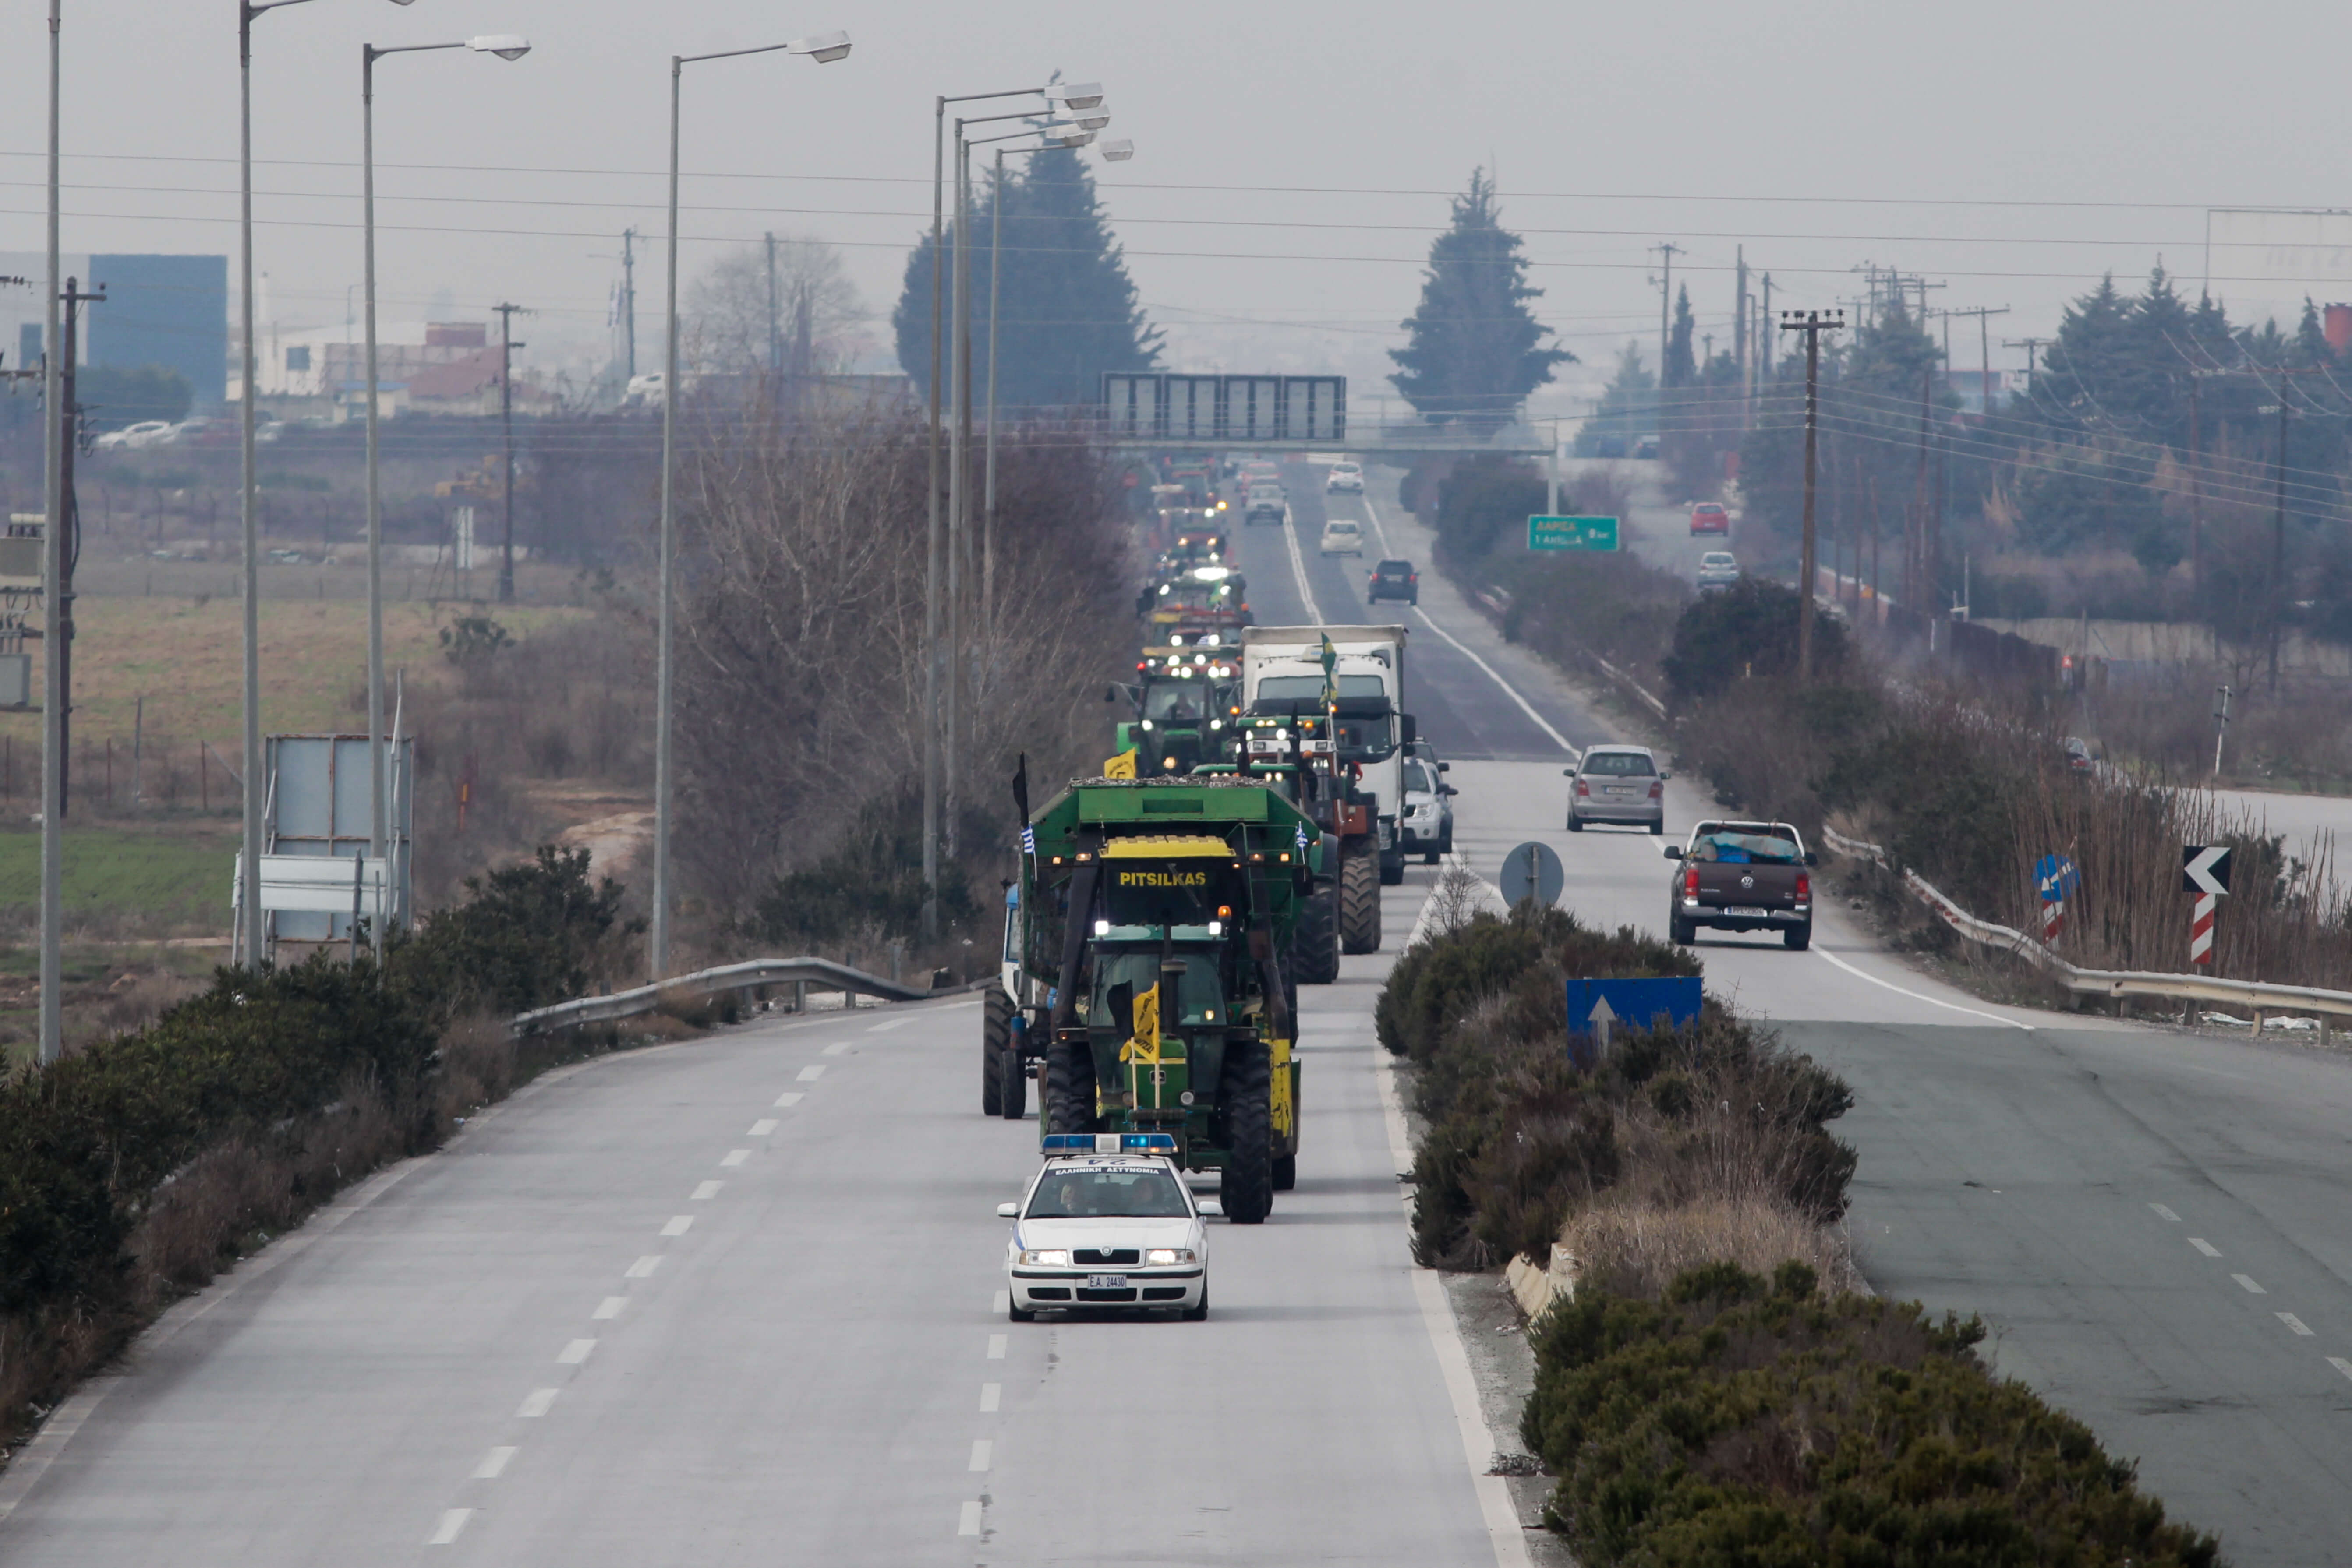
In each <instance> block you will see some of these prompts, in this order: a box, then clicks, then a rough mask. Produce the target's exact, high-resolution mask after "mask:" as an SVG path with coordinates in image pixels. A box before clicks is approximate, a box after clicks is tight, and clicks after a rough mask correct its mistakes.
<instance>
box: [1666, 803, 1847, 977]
mask: <svg viewBox="0 0 2352 1568" xmlns="http://www.w3.org/2000/svg"><path fill="white" fill-rule="evenodd" d="M1666 858H1667V859H1669V860H1679V861H1681V862H1682V864H1681V866H1679V867H1678V868H1675V876H1674V881H1673V883H1672V884H1671V885H1670V887H1669V889H1668V891H1667V894H1666V930H1667V931H1668V933H1669V934H1670V935H1672V936H1673V938H1674V940H1675V941H1676V942H1684V943H1688V942H1691V941H1693V940H1694V939H1695V937H1696V933H1697V931H1698V928H1699V927H1701V926H1708V927H1712V928H1713V929H1714V930H1716V931H1779V932H1780V939H1781V940H1782V941H1783V942H1787V943H1788V944H1789V946H1790V947H1791V948H1793V949H1796V950H1798V951H1800V952H1801V951H1803V950H1804V949H1805V948H1806V947H1807V946H1809V945H1811V942H1812V940H1813V878H1812V873H1811V871H1809V870H1808V869H1807V868H1808V867H1810V866H1811V865H1813V864H1814V863H1815V862H1814V858H1813V857H1812V856H1811V854H1810V853H1808V852H1807V850H1806V848H1805V843H1804V840H1803V839H1802V838H1801V837H1798V835H1797V830H1796V829H1795V828H1793V827H1791V826H1789V825H1788V824H1787V823H1785V822H1702V823H1700V824H1698V826H1696V827H1694V828H1692V829H1691V836H1690V842H1689V843H1688V844H1687V845H1678V844H1669V845H1667V846H1666Z"/></svg>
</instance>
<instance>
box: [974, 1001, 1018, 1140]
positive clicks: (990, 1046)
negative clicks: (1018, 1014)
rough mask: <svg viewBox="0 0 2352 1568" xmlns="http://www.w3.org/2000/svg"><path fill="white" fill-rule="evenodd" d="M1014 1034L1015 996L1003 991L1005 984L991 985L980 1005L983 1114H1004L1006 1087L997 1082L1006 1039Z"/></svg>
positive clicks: (981, 1106) (981, 1098) (981, 1102)
mask: <svg viewBox="0 0 2352 1568" xmlns="http://www.w3.org/2000/svg"><path fill="white" fill-rule="evenodd" d="M1012 1034H1013V998H1012V997H1010V996H1007V995H1006V994H1004V987H1003V986H1002V985H992V986H990V987H989V988H988V990H987V992H986V994H984V995H983V996H982V998H981V1004H980V1113H981V1114H982V1116H996V1115H1000V1114H1002V1113H1003V1088H1002V1086H1001V1085H1000V1084H999V1083H998V1081H997V1063H998V1062H999V1061H1001V1060H1002V1059H1003V1056H1004V1045H1005V1042H1006V1041H1007V1040H1008V1039H1010V1038H1011V1037H1012Z"/></svg>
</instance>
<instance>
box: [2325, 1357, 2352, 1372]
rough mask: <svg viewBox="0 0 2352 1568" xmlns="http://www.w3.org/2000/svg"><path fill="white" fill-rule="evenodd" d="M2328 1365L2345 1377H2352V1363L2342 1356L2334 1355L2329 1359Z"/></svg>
mask: <svg viewBox="0 0 2352 1568" xmlns="http://www.w3.org/2000/svg"><path fill="white" fill-rule="evenodd" d="M2327 1364H2328V1365H2330V1366H2332V1367H2334V1368H2335V1369H2336V1371H2338V1372H2340V1373H2343V1374H2344V1375H2345V1376H2347V1377H2352V1361H2346V1360H2345V1359H2344V1358H2343V1357H2342V1356H2340V1355H2332V1356H2329V1357H2328V1358H2327Z"/></svg>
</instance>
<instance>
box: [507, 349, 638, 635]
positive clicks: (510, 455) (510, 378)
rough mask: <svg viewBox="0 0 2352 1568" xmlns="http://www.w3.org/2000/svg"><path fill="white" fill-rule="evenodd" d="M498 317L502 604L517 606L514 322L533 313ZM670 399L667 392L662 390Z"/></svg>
mask: <svg viewBox="0 0 2352 1568" xmlns="http://www.w3.org/2000/svg"><path fill="white" fill-rule="evenodd" d="M490 309H491V310H496V311H497V312H498V313H499V423H500V424H501V425H503V426H505V430H506V461H505V462H504V463H502V464H501V465H500V468H501V469H502V470H503V471H502V473H501V475H500V478H501V479H502V481H503V484H504V489H505V491H506V496H505V503H504V504H505V506H506V541H505V542H504V543H503V544H501V545H500V546H499V551H500V554H499V604H501V605H511V604H513V603H514V352H515V350H517V349H520V348H528V347H530V344H528V343H519V342H515V341H514V319H515V317H516V316H518V315H523V316H528V315H530V311H529V310H525V309H524V308H523V307H522V306H520V305H493V306H491V307H490ZM663 394H664V395H667V394H668V389H667V387H665V388H664V389H663Z"/></svg>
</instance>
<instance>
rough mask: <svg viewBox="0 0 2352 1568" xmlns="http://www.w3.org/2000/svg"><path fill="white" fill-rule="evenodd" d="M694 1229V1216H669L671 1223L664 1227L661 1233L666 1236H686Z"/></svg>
mask: <svg viewBox="0 0 2352 1568" xmlns="http://www.w3.org/2000/svg"><path fill="white" fill-rule="evenodd" d="M693 1228H694V1216H693V1215H690V1214H674V1215H670V1216H669V1223H668V1224H667V1225H666V1226H662V1229H661V1233H662V1234H663V1235H664V1236H684V1235H685V1234H686V1233H687V1232H688V1231H689V1230H692V1229H693Z"/></svg>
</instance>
